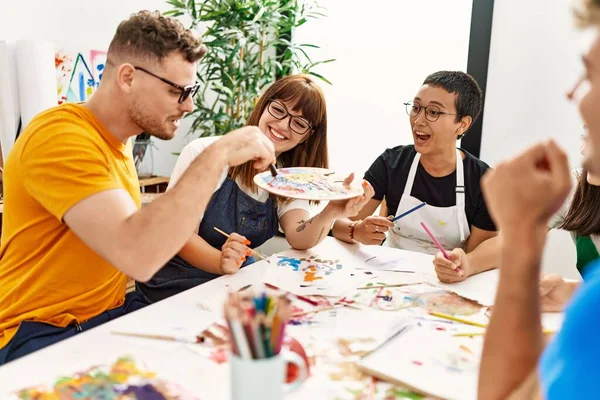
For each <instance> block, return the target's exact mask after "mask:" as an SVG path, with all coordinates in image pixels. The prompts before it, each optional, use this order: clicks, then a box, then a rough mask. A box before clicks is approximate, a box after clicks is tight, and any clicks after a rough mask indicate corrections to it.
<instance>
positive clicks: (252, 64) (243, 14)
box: [164, 0, 334, 137]
mask: <svg viewBox="0 0 600 400" xmlns="http://www.w3.org/2000/svg"><path fill="white" fill-rule="evenodd" d="M167 3H169V4H170V5H171V6H173V9H172V10H170V11H167V12H165V13H164V14H165V15H170V16H176V17H179V16H187V17H188V18H189V19H190V20H191V26H190V27H191V28H193V29H199V30H202V31H203V34H202V39H203V42H204V44H206V46H207V47H208V53H207V54H206V56H205V57H204V58H203V59H202V60H201V61H200V64H199V68H198V80H199V81H201V82H202V83H203V86H202V88H201V90H200V91H199V92H198V94H197V95H196V97H195V99H194V103H195V109H194V111H193V112H191V113H189V114H188V115H187V117H188V118H193V123H192V126H191V131H190V132H191V133H198V134H199V136H200V137H204V136H219V135H223V134H225V133H227V132H229V131H231V130H233V129H236V128H239V127H241V126H243V125H244V124H245V122H246V119H247V117H248V115H249V114H250V112H251V111H252V108H253V106H254V103H255V101H256V99H257V98H258V96H259V95H260V93H261V92H262V90H263V89H264V88H265V87H266V86H268V85H269V84H271V83H272V82H274V81H275V80H276V79H277V78H278V77H281V76H285V75H288V74H292V73H306V74H311V75H314V76H315V77H317V78H319V79H321V80H323V81H324V82H327V83H329V84H330V82H329V81H328V80H327V79H326V78H325V77H323V76H321V75H320V74H318V73H317V72H315V70H314V68H315V67H316V66H318V65H321V64H324V63H329V62H332V61H334V60H333V59H328V60H322V61H313V60H312V59H311V58H310V56H309V54H308V50H310V48H318V46H317V45H314V44H309V43H299V44H298V43H294V42H293V40H292V35H293V32H294V29H295V28H296V27H298V26H300V25H303V24H304V23H306V22H307V21H308V20H309V19H311V18H320V17H323V16H325V14H324V13H323V8H322V7H320V6H319V5H318V4H317V3H316V2H315V1H309V0H251V1H246V0H204V1H194V0H168V1H167Z"/></svg>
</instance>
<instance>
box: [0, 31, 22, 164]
mask: <svg viewBox="0 0 600 400" xmlns="http://www.w3.org/2000/svg"><path fill="white" fill-rule="evenodd" d="M15 57H16V55H15V46H14V44H12V43H8V42H5V41H0V146H2V159H3V160H4V161H6V157H7V156H8V153H9V151H10V149H11V148H12V146H13V144H14V142H15V137H16V134H17V128H18V125H19V118H20V106H19V90H18V82H17V63H16V58H15Z"/></svg>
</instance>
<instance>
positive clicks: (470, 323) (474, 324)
mask: <svg viewBox="0 0 600 400" xmlns="http://www.w3.org/2000/svg"><path fill="white" fill-rule="evenodd" d="M429 315H433V316H434V317H438V318H443V319H447V320H450V321H455V322H460V323H461V324H466V325H472V326H478V327H480V328H487V325H486V324H481V323H479V322H475V321H469V320H467V319H462V318H458V317H455V316H453V315H448V314H444V313H438V312H434V311H430V312H429Z"/></svg>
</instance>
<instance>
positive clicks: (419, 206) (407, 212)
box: [392, 202, 427, 222]
mask: <svg viewBox="0 0 600 400" xmlns="http://www.w3.org/2000/svg"><path fill="white" fill-rule="evenodd" d="M426 205H427V203H425V202H422V203H421V204H419V205H418V206H414V207H413V208H411V209H410V210H408V211H405V212H403V213H402V214H400V215H398V216H397V217H394V218H392V222H396V221H398V220H399V219H400V218H402V217H406V216H407V215H408V214H411V213H413V212H415V211H417V210H418V209H419V208H421V207H425V206H426Z"/></svg>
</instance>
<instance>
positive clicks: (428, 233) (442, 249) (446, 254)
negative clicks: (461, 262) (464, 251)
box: [421, 222, 450, 260]
mask: <svg viewBox="0 0 600 400" xmlns="http://www.w3.org/2000/svg"><path fill="white" fill-rule="evenodd" d="M421 226H422V227H423V229H425V233H427V235H428V236H429V237H430V238H431V240H432V241H433V244H435V246H436V247H437V248H438V249H439V250H440V251H441V252H442V254H443V255H444V257H445V258H446V259H447V260H449V259H450V255H449V254H448V252H447V251H446V249H444V248H443V247H442V245H441V244H440V242H438V240H437V239H436V238H435V236H433V233H431V231H430V230H429V228H428V227H427V225H425V222H421Z"/></svg>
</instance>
